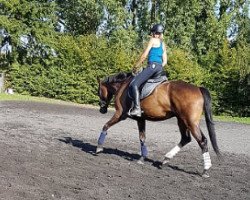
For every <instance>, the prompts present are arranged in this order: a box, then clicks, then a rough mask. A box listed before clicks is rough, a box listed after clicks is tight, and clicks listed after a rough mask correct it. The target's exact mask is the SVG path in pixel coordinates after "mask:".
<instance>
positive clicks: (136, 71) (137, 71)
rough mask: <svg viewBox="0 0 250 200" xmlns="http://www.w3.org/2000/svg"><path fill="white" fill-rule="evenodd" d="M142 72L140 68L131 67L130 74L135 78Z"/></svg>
mask: <svg viewBox="0 0 250 200" xmlns="http://www.w3.org/2000/svg"><path fill="white" fill-rule="evenodd" d="M141 71H142V67H139V68H138V67H133V69H132V74H133V75H134V76H135V75H137V74H138V73H140V72H141Z"/></svg>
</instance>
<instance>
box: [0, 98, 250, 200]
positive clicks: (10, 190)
mask: <svg viewBox="0 0 250 200" xmlns="http://www.w3.org/2000/svg"><path fill="white" fill-rule="evenodd" d="M111 116H112V112H111V113H109V114H107V115H102V114H100V113H99V112H98V110H96V109H90V108H83V107H80V106H65V105H49V104H42V103H31V102H0V134H1V137H0V199H1V200H2V199H3V200H12V199H13V200H23V199H25V200H26V199H28V200H29V199H32V200H42V199H44V200H45V199H62V200H78V199H81V200H85V199H86V200H92V199H98V200H120V199H121V200H123V199H136V200H137V199H138V200H139V199H140V200H141V199H147V200H153V199H156V200H161V199H185V200H186V199H190V200H195V199H199V200H200V199H211V200H215V199H219V200H221V199H227V200H231V199H232V200H235V199H240V200H242V199H249V196H250V183H249V180H250V161H249V158H250V126H249V125H242V124H237V123H222V122H216V130H217V139H218V144H219V146H220V148H221V151H222V154H223V155H224V160H223V161H220V162H219V161H218V159H217V158H216V156H215V154H214V153H213V151H212V149H211V147H210V153H211V157H212V163H213V166H212V169H211V172H210V176H211V177H210V178H209V179H204V178H202V177H200V173H201V172H202V168H203V162H202V156H201V152H200V149H199V147H198V145H197V144H196V142H195V141H192V142H191V143H190V144H188V145H187V146H186V147H184V148H183V149H182V151H181V152H180V153H179V154H177V156H176V157H175V158H174V159H173V160H172V161H171V164H170V165H169V167H166V168H164V169H159V168H158V166H157V165H156V164H155V163H157V161H161V160H162V158H163V155H164V154H165V153H166V152H167V151H168V150H170V149H171V148H172V147H174V146H175V145H176V144H177V143H178V142H179V139H180V135H179V132H178V128H177V125H176V120H175V119H171V120H168V121H164V122H154V123H153V122H148V123H147V145H148V149H149V158H150V159H151V160H149V161H148V162H147V163H146V164H144V165H139V164H137V162H136V161H137V159H138V157H139V155H138V153H139V141H138V131H137V126H136V123H135V122H134V121H132V120H126V121H124V122H121V123H119V124H117V125H115V126H114V127H112V128H111V129H110V130H109V132H108V133H109V135H108V137H107V139H106V143H105V147H106V149H105V151H104V153H102V154H99V155H98V156H94V155H93V154H92V152H93V151H94V150H95V147H96V141H97V138H98V136H99V133H100V130H101V128H102V126H103V125H104V123H105V122H106V121H107V120H109V118H110V117H111ZM202 129H203V130H204V132H205V133H206V136H208V135H207V132H206V128H205V124H204V122H202Z"/></svg>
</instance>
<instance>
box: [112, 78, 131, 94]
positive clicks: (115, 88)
mask: <svg viewBox="0 0 250 200" xmlns="http://www.w3.org/2000/svg"><path fill="white" fill-rule="evenodd" d="M130 81H131V80H130V78H129V79H126V80H124V81H122V82H114V83H111V84H109V87H108V88H109V92H111V93H112V94H113V95H116V94H117V93H119V92H121V90H124V87H123V86H124V85H127V84H128V83H129V82H130Z"/></svg>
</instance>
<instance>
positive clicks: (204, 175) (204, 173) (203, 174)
mask: <svg viewBox="0 0 250 200" xmlns="http://www.w3.org/2000/svg"><path fill="white" fill-rule="evenodd" d="M209 177H210V176H209V174H208V171H207V170H204V172H203V173H202V178H209Z"/></svg>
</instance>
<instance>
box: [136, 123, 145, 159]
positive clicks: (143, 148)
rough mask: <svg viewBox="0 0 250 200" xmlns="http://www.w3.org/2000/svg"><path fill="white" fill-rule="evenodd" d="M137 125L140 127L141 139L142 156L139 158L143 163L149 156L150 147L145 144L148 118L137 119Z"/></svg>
mask: <svg viewBox="0 0 250 200" xmlns="http://www.w3.org/2000/svg"><path fill="white" fill-rule="evenodd" d="M137 125H138V129H139V139H140V144H141V158H140V159H139V161H138V163H139V164H143V161H144V160H145V158H146V157H147V156H148V149H147V146H146V144H145V141H146V133H145V130H146V120H145V119H138V120H137Z"/></svg>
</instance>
